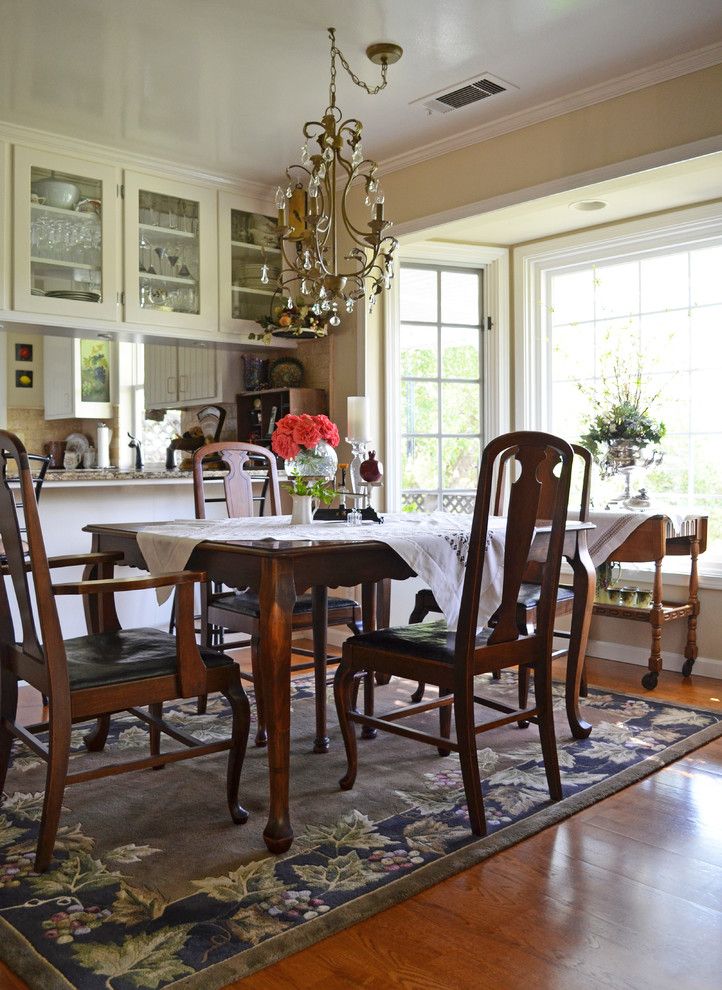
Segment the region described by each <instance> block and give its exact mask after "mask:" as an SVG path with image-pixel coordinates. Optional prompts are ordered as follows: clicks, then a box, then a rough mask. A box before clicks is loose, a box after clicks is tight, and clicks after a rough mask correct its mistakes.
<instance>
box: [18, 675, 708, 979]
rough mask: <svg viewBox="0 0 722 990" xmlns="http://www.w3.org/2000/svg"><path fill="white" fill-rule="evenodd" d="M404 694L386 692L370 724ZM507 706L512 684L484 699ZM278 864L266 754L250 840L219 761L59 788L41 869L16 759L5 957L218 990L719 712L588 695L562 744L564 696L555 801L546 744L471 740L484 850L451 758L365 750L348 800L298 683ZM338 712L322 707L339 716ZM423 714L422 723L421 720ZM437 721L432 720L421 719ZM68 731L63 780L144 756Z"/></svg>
mask: <svg viewBox="0 0 722 990" xmlns="http://www.w3.org/2000/svg"><path fill="white" fill-rule="evenodd" d="M413 687H414V685H410V684H409V683H408V682H404V681H400V680H392V682H391V683H390V684H389V685H388V686H387V687H385V688H380V689H379V705H378V710H379V711H381V710H383V707H384V704H386V705H388V704H389V702H391V703H393V699H394V698H398V699H399V700H406V699H408V695H409V692H410V691H411V690H413ZM483 689H484V692H485V693H487V694H489V693H492V694H494V695H495V696H496V697H497V698H498V699H499V700H504V699H507V698H508V699H510V700H512V701H513V699H514V698H515V695H516V680H515V678H514V677H513V676H512V675H505V676H504V679H503V680H502V681H500V682H490V683H485V684H484V685H483ZM292 690H293V715H292V728H293V736H292V751H293V757H292V773H291V780H292V792H291V814H292V822H293V826H294V831H295V835H296V840H295V841H294V843H293V845H292V847H291V849H290V850H289V852H288V853H286V854H285V855H284V856H281V857H274V856H271V855H270V854H268V853H267V851H266V848H265V845H264V844H263V838H262V831H263V827H264V825H265V822H266V800H267V790H268V784H267V770H266V755H265V750H262V749H255V748H253V747H252V746H251V748H250V749H249V752H248V755H247V757H246V764H245V766H244V771H243V777H242V790H241V800H242V803H243V804H244V805H245V807H246V808H247V809H248V810H249V811H250V818H249V821H248V823H247V824H246V825H243V826H234V825H233V824H232V823H231V820H230V816H229V815H228V812H227V808H226V804H225V754H221V755H218V756H212V757H208V758H206V759H201V760H191V761H190V762H187V763H182V764H177V765H170V766H168V767H166V768H165V769H164V770H163V771H161V772H153V771H146V772H143V773H139V774H127V775H124V776H121V777H115V778H112V777H111V778H106V779H104V780H99V781H93V782H91V783H86V784H79V785H74V786H72V787H70V788H68V789H67V790H66V792H65V799H64V807H65V810H64V813H63V816H62V820H61V829H60V833H59V836H58V842H57V846H56V852H55V858H54V860H53V863H52V866H51V868H50V870H48V872H46V873H44V874H42V875H37V874H35V873H33V854H34V846H35V840H36V834H37V822H38V820H39V817H40V811H41V805H42V787H43V779H44V776H43V774H44V767H43V766H42V765H41V764H40V761H39V760H38V759H37V758H36V757H35V756H34V755H33V754H31V753H29V751H28V750H26V749H25V748H22V747H18V748H17V750H16V751H15V754H14V763H13V766H12V767H11V770H10V772H9V775H8V780H7V785H6V792H7V793H6V794H5V796H4V800H3V804H2V807H1V808H0V956H1V957H2V959H3V960H4V961H5V962H6V963H7V965H8V966H9V967H10V968H11V969H12V970H13V971H14V972H15V973H17V974H18V975H19V976H21V977H22V978H23V979H24V980H25V981H26V982H27V983H28V984H29V985H30V986H31V987H32V988H42V990H55V988H63V990H68V988H83V990H95V988H97V990H101V988H102V990H146V988H148V990H159V988H163V987H167V986H177V987H178V988H180V987H181V986H182V987H183V988H184V990H185V988H188V990H200V988H202V990H214V988H217V987H222V986H224V985H226V984H228V983H230V982H232V981H233V980H236V979H239V978H241V977H243V976H246V975H248V974H249V973H251V972H254V971H256V970H258V969H261V968H263V967H264V966H267V965H269V964H270V963H272V962H275V961H276V960H278V959H280V958H282V957H283V956H286V955H289V954H290V953H292V952H295V951H298V950H299V949H301V948H303V947H305V946H307V945H309V944H311V943H313V942H315V941H318V940H319V939H321V938H323V937H325V936H326V935H328V934H330V933H331V932H334V931H338V930H340V929H342V928H344V927H347V926H348V925H351V924H353V923H354V922H356V921H358V920H360V919H361V918H364V917H367V916H369V915H371V914H373V913H375V912H377V911H380V910H382V909H384V908H386V907H389V906H390V905H392V904H394V903H397V902H398V901H400V900H403V899H404V898H407V897H409V896H411V895H412V894H413V893H416V892H417V891H419V890H423V889H424V888H426V887H428V886H430V885H431V884H433V883H436V882H438V881H439V880H442V879H444V878H445V877H447V876H450V875H452V874H453V873H456V872H458V871H460V870H462V869H465V868H467V867H469V866H471V865H473V864H474V863H476V862H479V861H480V860H482V859H484V858H485V857H487V856H489V855H491V854H493V853H494V852H497V851H499V850H500V849H502V848H505V847H507V846H509V845H511V844H512V843H514V842H518V841H519V840H520V839H522V838H525V837H526V836H528V835H531V834H533V833H534V832H538V831H540V830H541V829H542V828H544V827H546V826H548V825H550V824H552V823H554V822H557V821H559V820H561V819H562V818H565V817H567V816H568V815H571V814H573V813H574V812H576V811H578V810H580V809H581V808H582V807H586V806H588V805H590V804H593V803H594V802H595V801H598V800H601V799H602V798H604V797H606V796H607V795H609V794H612V793H614V792H615V791H618V790H620V789H621V788H622V787H624V786H627V785H628V784H630V783H633V782H634V781H636V780H639V779H640V778H641V777H643V776H645V775H647V774H649V773H651V772H653V771H654V770H656V769H658V768H659V767H661V766H663V765H665V764H666V763H669V762H671V761H672V760H674V759H677V758H679V757H680V756H682V755H684V754H685V753H687V752H689V751H691V750H692V749H695V748H696V747H697V746H700V745H702V744H703V743H704V742H707V741H708V740H710V739H713V738H715V737H716V736H719V735H722V721H721V716H720V715H719V714H716V713H711V712H706V711H698V710H692V709H687V708H682V707H678V706H675V705H671V704H666V703H661V702H657V701H654V700H649V699H646V698H645V699H644V700H642V699H639V698H632V697H627V696H624V695H619V694H600V693H598V692H592V693H591V694H590V696H589V698H587V699H586V700H585V704H584V713H585V716H586V717H587V718H588V719H589V720H590V721H591V722H592V723H593V724H594V729H593V731H592V734H591V736H590V737H589V738H588V739H586V740H581V741H579V740H573V739H572V738H571V735H570V732H569V728H568V726H567V723H566V719H565V715H564V699H563V695H562V687H561V686H558V688H557V692H558V693H557V697H556V709H557V734H558V743H559V750H560V762H561V769H562V780H563V786H564V794H565V798H564V800H563V801H561V802H559V803H556V804H552V803H551V802H550V801H549V797H548V792H547V786H546V778H545V775H544V770H543V765H542V762H541V751H540V747H539V742H538V732H537V729H536V728H535V727H534V726H530V727H529V728H527V729H525V730H520V729H518V728H517V727H516V726H507V727H505V728H503V729H500V730H495V731H493V732H489V733H487V734H485V735H483V736H481V737H480V745H481V746H483V748H482V749H480V763H481V768H482V775H483V778H484V800H485V805H486V811H487V820H488V825H489V835H488V836H486V837H485V838H484V839H477V838H475V837H474V836H472V835H471V833H470V832H469V830H468V816H467V811H466V806H465V801H464V792H463V787H462V784H461V774H460V770H459V763H458V759H457V757H456V755H455V754H454V755H452V756H449V757H446V758H441V757H439V756H438V754H437V752H436V750H435V749H433V748H432V747H428V746H420V745H419V744H416V743H413V742H411V741H409V740H403V739H400V738H398V737H395V736H391V735H386V734H385V735H383V736H381V735H380V736H379V737H378V738H377V739H375V740H368V741H362V742H360V744H359V750H360V752H359V774H358V779H357V782H356V786H355V788H354V790H352V791H350V792H342V791H340V790H339V788H338V780H339V778H340V777H341V776H342V774H343V772H344V769H345V760H344V758H343V753H342V744H341V740H340V737H339V733H338V729H337V728H336V726H335V724H334V715H333V714H332V715H331V727H330V728H331V733H330V734H331V739H332V742H331V751H330V752H329V753H328V754H313V753H312V752H311V750H312V745H313V736H314V726H313V719H314V705H313V693H312V688H311V685H310V683H309V681H308V680H306V679H304V680H296V681H295V682H294V684H293V687H292ZM174 711H175V714H174V718H175V720H176V721H177V723H178V724H179V725H182V726H183V727H184V728H186V729H188V730H191V731H193V732H194V733H195V734H196V735H198V736H199V737H201V738H203V739H213V738H216V737H217V736H219V735H220V734H224V733H225V729H226V726H227V711H226V708H225V703H224V702H223V701H222V699H221V700H218V699H211V701H210V702H209V708H208V712H207V714H206V715H204V716H198V715H196V714H195V713H194V712H195V702H190V703H187V704H182V705H178V706H177V707H176V708H175V710H174ZM331 712H332V713H333V709H331ZM424 719H427V720H428V719H434V721H435V716H434V715H433V714H431V713H426V714H425V715H422V716H419V722H420V723H423V721H424ZM427 724H428V723H427ZM81 736H82V730H81V729H76V730H75V732H74V747H73V756H72V757H71V762H72V764H73V765H74V768H79V767H80V766H92V765H94V764H95V763H96V761H98V760H104V759H108V758H109V757H110V756H112V754H113V753H114V752H115V753H116V754H117V753H120V752H122V753H123V755H124V756H128V755H130V754H131V753H132V752H133V751H134V752H135V755H136V756H140V755H141V754H142V753H143V752H147V748H148V736H147V732H146V729H145V728H144V727H143V726H142V725H140V724H138V723H137V722H136V721H135V720H134V719H132V718H131V717H130V716H127V715H118V716H115V717H114V718H113V723H112V730H111V736H110V738H109V742H108V747H107V749H106V753H105V754H88V753H86V752H85V750H84V748H83V745H82V739H81Z"/></svg>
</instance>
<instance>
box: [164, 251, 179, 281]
mask: <svg viewBox="0 0 722 990" xmlns="http://www.w3.org/2000/svg"><path fill="white" fill-rule="evenodd" d="M173 250H174V249H173V248H171V251H173ZM165 256H166V258H167V259H168V264H169V265H170V270H171V275H173V276H174V277H175V266H176V265H177V264H178V257H179V256H178V255H177V254H170V252H168V251H166V255H165Z"/></svg>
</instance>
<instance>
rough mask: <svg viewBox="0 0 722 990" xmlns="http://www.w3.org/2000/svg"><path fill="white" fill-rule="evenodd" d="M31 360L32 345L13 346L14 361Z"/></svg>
mask: <svg viewBox="0 0 722 990" xmlns="http://www.w3.org/2000/svg"><path fill="white" fill-rule="evenodd" d="M32 359H33V345H32V344H16V345H15V360H16V361H32Z"/></svg>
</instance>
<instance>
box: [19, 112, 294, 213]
mask: <svg viewBox="0 0 722 990" xmlns="http://www.w3.org/2000/svg"><path fill="white" fill-rule="evenodd" d="M0 141H7V142H8V143H9V144H21V145H25V146H29V147H31V148H43V149H45V150H47V151H57V152H62V154H64V155H75V156H77V157H79V158H89V159H91V160H92V161H94V162H102V163H103V164H105V165H111V166H115V167H116V168H132V169H137V170H139V171H149V170H150V171H152V172H161V173H163V174H164V175H166V176H167V177H168V178H173V179H181V180H183V181H185V182H195V183H199V182H200V183H204V184H206V185H212V186H214V187H215V188H219V187H220V188H222V189H226V190H228V191H232V192H234V193H240V194H241V195H243V196H248V197H249V198H251V199H255V200H258V201H260V202H267V201H269V200H272V199H273V189H274V187H273V186H270V185H265V183H262V182H254V181H252V180H250V179H243V178H241V177H240V176H237V175H231V174H230V173H214V172H208V171H206V170H205V169H201V168H196V167H193V166H188V165H181V164H179V163H177V162H170V161H167V160H166V159H163V158H153V157H151V156H148V155H142V154H138V153H137V152H133V151H125V150H123V149H122V148H113V147H110V146H108V145H102V144H94V143H93V142H91V141H84V140H82V139H81V138H73V137H66V136H64V135H62V134H54V133H51V132H50V131H41V130H38V129H37V128H34V127H26V126H25V125H23V124H11V123H8V122H6V121H0Z"/></svg>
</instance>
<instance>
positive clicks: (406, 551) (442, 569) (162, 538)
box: [138, 512, 506, 627]
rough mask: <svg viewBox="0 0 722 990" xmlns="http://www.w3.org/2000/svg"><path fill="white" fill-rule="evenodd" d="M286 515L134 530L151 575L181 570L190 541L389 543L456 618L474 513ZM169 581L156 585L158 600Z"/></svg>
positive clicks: (499, 579) (493, 560)
mask: <svg viewBox="0 0 722 990" xmlns="http://www.w3.org/2000/svg"><path fill="white" fill-rule="evenodd" d="M290 518H291V517H290V516H262V517H255V518H252V519H221V520H214V519H189V520H176V521H174V522H168V523H156V524H154V525H153V526H148V527H147V528H146V529H143V530H141V531H140V532H139V533H138V545H139V546H140V550H141V553H142V554H143V557H144V558H145V561H146V564H147V565H148V569H149V571H150V572H151V574H153V575H159V574H169V573H172V572H173V571H180V570H183V568H184V567H185V566H186V564H187V562H188V560H189V559H190V556H191V554H192V553H193V550H194V549H195V547H196V546H197V545H198V544H199V543H202V542H204V541H213V542H221V543H222V542H225V541H227V540H279V541H283V540H294V541H297V540H313V541H328V542H330V543H331V542H332V543H338V542H344V543H346V542H349V543H356V542H367V541H369V540H376V541H379V542H381V543H386V544H387V545H388V546H390V547H391V548H392V549H393V550H395V551H396V553H397V554H398V555H399V556H400V557H401V558H402V560H404V561H405V562H406V563H407V564H408V565H409V567H411V568H412V570H414V571H415V572H416V574H418V576H419V577H420V578H421V580H422V581H424V582H425V583H426V584H427V585H428V586H429V587H430V588H431V590H432V592H433V593H434V597H435V598H436V601H437V602H438V604H439V606H440V607H441V608H442V609H443V611H444V615H445V616H446V619H447V622H448V623H449V626H450V627H454V626H455V625H456V622H457V619H458V615H459V607H460V604H461V592H462V588H463V583H464V568H465V566H466V557H467V552H468V547H469V531H470V529H471V518H472V517H471V516H470V515H462V514H460V513H450V512H434V513H431V514H427V513H408V512H399V513H390V514H387V515H386V516H385V517H384V518H385V522H384V523H383V524H382V525H379V524H378V523H364V524H362V525H361V526H347V525H346V524H344V523H337V522H325V521H324V522H321V521H319V522H314V523H312V524H311V525H308V526H299V525H291V524H290ZM505 533H506V520H505V519H499V518H494V517H492V518H491V519H490V521H489V535H488V541H487V554H486V565H485V567H484V575H483V579H482V590H481V598H480V602H479V624H480V625H481V624H486V622H487V621H488V620H489V618H490V617H491V616H492V615H493V614H494V612H495V611H496V609H497V608H498V607H499V604H500V603H501V595H502V588H503V575H504V541H505ZM171 591H172V589H168V588H161V589H159V591H158V598H159V601H165V599H166V598H168V596H169V595H170V593H171Z"/></svg>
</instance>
